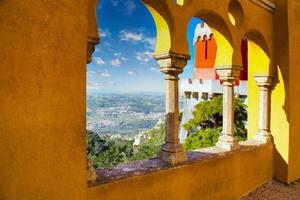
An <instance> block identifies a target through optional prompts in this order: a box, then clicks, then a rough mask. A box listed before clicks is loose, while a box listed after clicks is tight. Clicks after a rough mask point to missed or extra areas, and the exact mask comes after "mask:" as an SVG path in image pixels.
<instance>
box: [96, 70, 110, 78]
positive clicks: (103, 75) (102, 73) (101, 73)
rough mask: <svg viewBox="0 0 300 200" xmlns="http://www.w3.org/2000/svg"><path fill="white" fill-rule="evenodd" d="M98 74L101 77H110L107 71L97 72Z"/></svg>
mask: <svg viewBox="0 0 300 200" xmlns="http://www.w3.org/2000/svg"><path fill="white" fill-rule="evenodd" d="M98 74H99V75H100V76H102V77H111V74H110V73H109V72H108V71H107V70H105V71H99V72H98Z"/></svg>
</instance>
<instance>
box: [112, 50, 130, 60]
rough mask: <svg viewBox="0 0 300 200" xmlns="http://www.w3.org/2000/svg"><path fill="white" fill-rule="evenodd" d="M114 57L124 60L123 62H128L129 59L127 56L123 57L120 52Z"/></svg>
mask: <svg viewBox="0 0 300 200" xmlns="http://www.w3.org/2000/svg"><path fill="white" fill-rule="evenodd" d="M114 56H115V57H117V58H119V59H121V60H123V61H127V60H128V58H126V57H125V56H122V53H121V52H118V53H114Z"/></svg>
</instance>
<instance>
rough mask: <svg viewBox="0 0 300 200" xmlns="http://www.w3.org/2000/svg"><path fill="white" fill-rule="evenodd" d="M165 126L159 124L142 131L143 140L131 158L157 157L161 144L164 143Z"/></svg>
mask: <svg viewBox="0 0 300 200" xmlns="http://www.w3.org/2000/svg"><path fill="white" fill-rule="evenodd" d="M164 136H165V126H164V124H161V125H159V126H158V127H155V128H153V129H151V130H149V131H146V132H144V138H145V139H144V140H142V141H141V144H140V145H139V146H137V147H136V149H135V153H134V155H133V156H132V158H131V159H132V160H144V159H150V158H155V157H157V155H158V153H159V151H160V148H161V145H162V144H163V143H164Z"/></svg>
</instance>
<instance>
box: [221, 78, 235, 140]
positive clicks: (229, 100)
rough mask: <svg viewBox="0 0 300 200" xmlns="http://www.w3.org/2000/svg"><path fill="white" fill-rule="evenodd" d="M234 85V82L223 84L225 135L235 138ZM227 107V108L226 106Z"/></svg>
mask: <svg viewBox="0 0 300 200" xmlns="http://www.w3.org/2000/svg"><path fill="white" fill-rule="evenodd" d="M233 101H234V84H233V81H231V80H230V81H224V82H223V134H224V135H230V136H233V124H234V121H233V120H234V112H233V110H234V106H233ZM224 105H225V106H224Z"/></svg>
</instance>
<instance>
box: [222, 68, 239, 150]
mask: <svg viewBox="0 0 300 200" xmlns="http://www.w3.org/2000/svg"><path fill="white" fill-rule="evenodd" d="M241 69H242V67H241V66H237V65H232V66H224V67H219V68H216V70H217V73H218V75H219V78H220V80H221V81H223V84H222V86H223V132H222V135H220V136H219V140H218V142H217V144H216V146H218V147H220V148H223V149H226V150H229V151H230V150H236V149H238V148H239V143H238V141H237V139H236V138H235V137H234V136H233V135H234V132H233V125H234V105H233V102H234V81H235V79H236V78H237V77H238V75H239V74H240V71H241Z"/></svg>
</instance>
